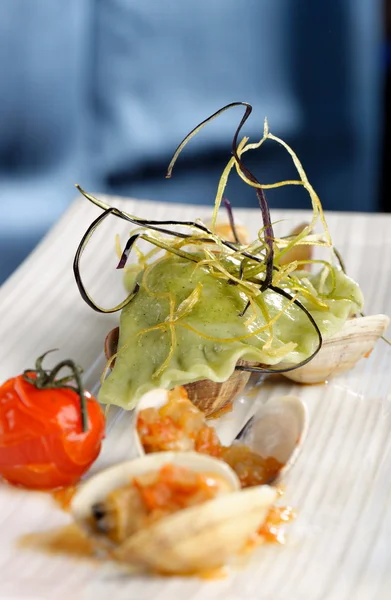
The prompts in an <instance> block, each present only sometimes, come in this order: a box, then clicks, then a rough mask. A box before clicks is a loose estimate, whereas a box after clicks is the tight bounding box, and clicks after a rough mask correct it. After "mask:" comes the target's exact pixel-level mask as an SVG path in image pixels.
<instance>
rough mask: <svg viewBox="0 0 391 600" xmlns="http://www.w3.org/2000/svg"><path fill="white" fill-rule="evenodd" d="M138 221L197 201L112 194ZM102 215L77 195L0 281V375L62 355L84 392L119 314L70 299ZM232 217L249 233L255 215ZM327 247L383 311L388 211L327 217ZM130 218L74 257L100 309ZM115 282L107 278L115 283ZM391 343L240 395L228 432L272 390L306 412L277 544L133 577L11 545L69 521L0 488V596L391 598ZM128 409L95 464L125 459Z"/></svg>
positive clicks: (181, 210)
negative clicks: (241, 557) (195, 571)
mask: <svg viewBox="0 0 391 600" xmlns="http://www.w3.org/2000/svg"><path fill="white" fill-rule="evenodd" d="M113 202H115V204H116V205H118V206H120V207H125V206H126V209H127V211H128V212H133V213H135V214H137V215H138V216H147V217H148V216H149V217H152V216H153V218H155V219H159V218H162V217H163V216H164V217H165V218H170V217H173V218H177V219H194V217H201V218H204V219H206V218H208V217H209V216H210V214H211V211H210V210H209V209H207V208H203V207H192V206H183V205H178V204H175V205H165V204H159V203H152V202H142V201H135V200H128V201H126V202H125V201H119V200H118V199H111V203H113ZM99 212H100V211H99V210H98V209H97V208H95V207H92V206H91V205H89V204H88V202H87V201H85V200H83V199H81V198H79V199H78V200H77V201H75V202H74V203H73V204H72V206H71V207H70V208H69V210H68V211H67V213H66V214H65V215H64V216H63V218H62V219H61V221H60V222H59V223H58V224H57V225H56V226H55V227H54V228H53V230H52V231H51V232H50V233H49V235H48V236H47V237H46V238H45V240H44V241H43V242H42V243H41V244H40V246H39V247H38V248H37V249H36V250H35V252H34V253H33V254H32V255H31V256H30V257H29V259H28V260H27V261H26V262H25V263H24V264H23V265H22V266H21V267H20V268H19V270H18V271H17V272H16V273H15V274H14V275H13V276H12V277H11V279H9V280H8V281H7V282H6V283H5V284H4V285H3V287H2V288H1V289H0V314H1V321H0V340H1V342H0V381H3V380H5V379H6V378H8V377H11V376H12V375H15V374H17V373H19V372H20V371H22V370H24V369H25V368H26V367H29V366H33V363H34V359H35V357H37V356H38V355H39V354H41V353H43V352H45V351H46V350H48V349H50V348H59V352H57V353H53V355H52V356H51V357H50V361H49V362H54V361H58V360H59V359H60V358H65V357H72V358H74V359H75V360H76V361H78V362H79V363H80V364H81V365H82V366H83V367H84V369H85V380H86V384H87V386H88V387H90V388H93V387H94V386H96V385H97V383H98V381H99V375H100V372H101V370H102V365H103V364H104V360H103V356H102V352H101V348H102V344H103V340H104V337H105V334H106V333H107V331H108V330H109V329H110V328H111V327H113V326H115V325H116V324H117V319H118V315H100V314H98V313H95V312H94V311H92V310H91V309H90V308H88V306H87V305H85V304H84V302H83V301H82V300H81V298H80V296H79V293H78V291H77V288H76V285H75V282H74V279H73V274H72V260H73V256H74V252H75V250H76V247H77V244H78V242H79V240H80V238H81V236H82V234H83V232H84V231H85V229H86V228H87V226H88V225H89V223H90V222H91V221H92V220H93V219H94V218H95V217H96V216H97V215H98V214H99ZM236 214H237V215H238V217H239V218H240V220H241V221H242V222H244V223H245V224H247V225H248V226H249V228H250V229H251V231H252V233H255V232H256V230H257V228H258V226H259V225H260V214H259V212H258V211H256V210H238V211H236ZM272 216H273V220H275V221H278V220H280V219H287V222H285V223H282V224H279V225H278V226H277V227H278V228H280V231H279V233H280V232H281V233H283V232H286V231H287V230H288V229H290V228H291V227H292V226H293V225H297V224H298V223H299V222H302V221H303V220H305V219H307V220H308V214H306V213H305V212H299V211H290V212H289V211H283V212H282V211H273V213H272ZM328 222H329V226H330V230H331V233H332V235H333V238H334V242H335V244H336V245H337V247H338V248H339V249H340V251H341V253H342V254H343V256H344V257H345V262H346V264H347V267H348V270H349V272H350V273H351V275H352V276H353V277H354V278H356V279H357V280H358V281H359V282H360V284H361V286H362V288H363V291H364V293H365V297H366V311H367V313H368V314H369V313H377V312H387V310H388V312H391V311H390V309H391V302H390V301H389V297H390V295H391V281H390V272H391V269H390V267H391V238H390V236H389V231H390V227H391V216H386V215H377V216H376V215H348V214H341V213H339V214H337V213H334V214H330V215H329V216H328ZM128 229H129V227H128V224H125V223H123V222H120V221H116V222H113V220H112V221H111V222H110V223H109V224H107V226H104V227H103V229H102V231H101V233H99V234H98V237H97V243H95V242H94V243H93V244H92V246H91V249H92V251H91V252H88V254H87V256H86V259H85V261H83V272H84V273H85V274H86V281H87V283H88V285H89V288H90V289H92V290H93V292H94V294H95V297H96V298H97V299H98V300H99V301H100V302H101V303H102V304H105V305H106V306H109V305H111V303H112V302H115V301H116V300H119V299H120V296H119V294H120V293H121V284H120V278H121V274H120V273H118V272H115V270H114V267H115V264H116V255H115V252H114V238H113V231H114V232H117V231H118V232H119V233H120V234H121V238H122V240H123V241H124V240H125V239H126V235H127V233H128ZM113 278H115V281H114V279H113ZM390 359H391V351H390V348H389V347H388V346H386V345H385V344H384V343H382V342H380V343H379V344H378V345H377V347H376V349H375V351H374V352H373V353H372V355H371V356H370V358H369V359H367V360H363V361H361V363H359V365H358V366H357V368H356V369H355V370H353V371H351V372H350V373H348V374H346V375H344V376H341V377H339V378H338V379H336V380H334V382H331V383H329V384H327V385H322V386H306V387H300V386H296V385H292V384H291V383H290V382H287V381H285V382H284V380H283V379H282V378H281V379H278V380H276V381H274V382H273V384H272V383H267V384H265V386H264V387H263V388H262V390H261V392H260V393H259V394H258V395H257V397H256V398H254V397H253V395H251V397H247V398H243V399H241V400H240V401H238V402H237V406H236V408H235V412H234V413H233V414H231V415H227V416H226V417H225V418H224V420H223V421H222V422H221V424H220V425H219V427H220V428H221V430H223V429H224V431H225V435H230V430H231V428H234V429H236V428H238V427H239V428H240V424H241V423H242V422H243V421H245V420H246V419H247V418H248V415H249V414H251V412H252V411H253V410H254V405H253V404H254V402H256V403H259V402H263V401H265V400H267V398H268V397H271V396H274V395H277V394H281V393H295V394H299V395H300V396H301V397H302V398H303V400H304V401H305V402H306V403H307V405H308V408H309V411H310V418H311V422H310V429H309V433H308V438H307V441H306V443H305V445H304V449H303V452H302V455H301V456H300V458H299V461H298V463H297V464H296V465H295V467H294V469H293V470H292V471H291V473H290V474H289V477H288V478H287V479H286V495H285V498H284V501H285V502H287V503H289V504H291V505H292V506H293V507H295V509H296V511H297V515H298V516H297V520H296V522H295V523H294V524H293V525H292V526H290V528H289V531H288V542H287V545H286V546H284V547H281V546H265V547H263V548H261V549H260V550H259V551H258V552H257V553H256V554H254V555H253V556H252V557H251V558H250V559H249V561H248V562H247V563H246V565H244V566H243V568H242V569H240V570H238V571H236V572H234V573H232V574H231V575H230V576H229V577H228V578H227V579H222V580H216V581H201V580H198V579H192V578H189V579H184V578H172V579H166V578H159V577H156V578H150V577H148V578H147V577H130V576H125V575H124V574H121V573H120V572H119V571H118V570H116V569H114V570H113V569H112V567H110V566H109V565H107V566H106V565H105V566H103V567H102V566H99V567H97V566H94V565H93V564H90V563H87V562H85V563H83V562H81V561H80V560H79V561H76V560H73V559H71V558H68V557H60V556H46V555H43V554H39V553H37V552H33V551H32V550H26V549H23V550H22V549H20V548H18V546H17V544H16V542H17V540H18V539H19V538H20V536H22V535H24V534H26V533H30V532H35V531H40V530H47V529H50V528H53V527H55V526H57V525H61V524H63V523H66V522H67V521H69V517H68V516H67V515H66V514H64V513H62V512H61V511H60V510H58V508H57V507H56V505H55V503H54V502H53V501H52V499H51V497H50V496H48V495H45V494H38V493H28V492H24V491H21V490H17V489H12V488H9V487H7V486H5V485H3V486H1V488H0V532H1V533H0V598H1V599H5V598H19V599H22V598H23V599H25V600H27V599H30V600H33V599H35V600H37V599H40V600H49V599H50V600H57V599H67V600H68V599H69V598H72V599H74V600H79V599H80V600H81V599H83V600H84V599H90V598H91V599H94V600H99V599H100V598H102V599H103V598H107V597H113V598H114V597H115V598H116V600H121V599H125V598H126V599H128V598H132V599H134V600H144V599H145V600H147V599H152V598H156V599H159V600H170V599H171V598H184V597H186V598H187V599H188V600H198V599H201V598H214V599H218V598H221V599H224V600H232V599H237V600H242V599H243V600H244V599H246V600H252V599H254V600H255V598H257V599H258V600H269V599H272V600H285V599H288V598H289V599H292V598H300V600H329V599H330V600H372V599H373V600H375V599H376V600H383V599H384V600H386V599H389V598H390V597H391V550H390V548H391V546H390V539H391V442H390V439H391V437H390V432H391V404H390V401H391V368H390V367H391V362H390ZM129 418H130V417H129V415H128V414H125V413H122V412H121V411H116V410H114V411H112V412H111V413H110V423H109V434H108V436H107V439H106V441H105V444H104V450H103V452H102V454H101V457H100V458H99V461H98V462H97V463H96V464H95V465H94V470H96V469H99V468H100V467H101V466H102V465H108V464H112V463H114V462H117V461H119V460H123V459H127V458H129V457H130V456H131V453H132V451H133V449H132V447H131V442H130V436H129V433H128V425H129Z"/></svg>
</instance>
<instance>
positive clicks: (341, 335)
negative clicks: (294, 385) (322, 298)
mask: <svg viewBox="0 0 391 600" xmlns="http://www.w3.org/2000/svg"><path fill="white" fill-rule="evenodd" d="M389 322H390V320H389V318H388V317H387V316H386V315H372V316H369V317H357V318H354V319H349V320H348V321H346V323H345V325H344V326H343V328H342V329H341V331H339V332H338V333H337V334H335V335H333V336H332V337H330V338H329V339H326V340H324V342H323V346H322V348H321V350H320V352H319V353H318V354H317V355H316V356H315V358H314V359H313V360H311V361H310V362H309V363H307V364H306V365H304V366H303V367H299V368H298V369H295V370H293V371H289V372H287V373H285V374H284V375H285V377H287V378H288V379H291V380H292V381H297V382H298V383H323V382H324V381H326V380H327V379H329V378H330V377H334V376H336V375H339V374H340V373H342V372H344V371H348V370H349V369H352V368H353V367H354V366H355V365H356V363H357V362H358V361H359V360H360V359H361V358H363V357H364V356H365V355H368V354H369V353H370V352H371V350H372V349H373V348H374V346H375V344H376V342H377V340H378V339H379V338H380V337H381V336H382V335H383V333H384V332H385V330H386V329H387V327H388V325H389Z"/></svg>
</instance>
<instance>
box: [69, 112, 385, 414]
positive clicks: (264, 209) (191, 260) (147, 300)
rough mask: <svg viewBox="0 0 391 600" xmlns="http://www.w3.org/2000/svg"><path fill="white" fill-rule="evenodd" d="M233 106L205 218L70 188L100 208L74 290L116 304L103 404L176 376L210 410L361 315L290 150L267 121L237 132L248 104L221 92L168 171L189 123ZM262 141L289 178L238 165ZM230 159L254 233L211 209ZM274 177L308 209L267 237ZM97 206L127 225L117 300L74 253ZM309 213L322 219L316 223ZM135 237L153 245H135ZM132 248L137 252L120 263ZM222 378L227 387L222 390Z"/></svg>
mask: <svg viewBox="0 0 391 600" xmlns="http://www.w3.org/2000/svg"><path fill="white" fill-rule="evenodd" d="M235 106H243V107H244V108H245V115H244V117H243V118H242V120H241V122H240V125H239V127H238V129H237V131H236V133H235V135H234V140H233V145H232V158H231V159H230V161H229V163H228V164H227V167H226V168H225V169H224V172H223V174H222V176H221V179H220V182H219V185H218V191H217V195H216V200H215V206H214V211H213V216H212V221H211V224H210V226H209V227H207V226H206V225H204V224H203V223H202V222H201V221H200V220H195V221H176V220H162V221H156V220H151V219H143V218H139V217H136V216H134V215H131V214H129V213H127V212H124V211H122V210H119V209H118V208H115V207H110V206H108V205H107V204H105V203H104V202H102V201H101V200H99V199H96V198H94V197H93V196H91V195H90V194H88V193H87V192H84V191H83V190H82V189H81V188H79V190H80V191H81V192H82V193H83V194H84V196H85V197H86V198H87V199H88V200H89V201H91V202H93V203H94V204H95V205H96V206H98V207H100V208H101V209H102V210H103V211H104V212H103V213H102V214H101V215H100V216H99V217H98V218H97V219H96V220H95V221H94V222H93V223H92V224H91V226H90V227H89V229H88V230H87V232H86V234H85V235H84V236H83V239H82V240H81V242H80V245H79V248H78V250H77V252H76V255H75V260H74V273H75V278H76V282H77V285H78V287H79V291H80V293H81V296H82V298H83V299H84V300H85V301H86V302H87V304H89V306H91V307H92V308H93V309H94V310H97V311H100V312H115V311H117V310H120V311H121V315H120V322H119V334H118V341H117V344H114V343H112V344H106V346H107V345H110V347H111V349H112V351H114V354H112V353H111V354H110V358H109V361H108V364H107V367H106V369H105V372H104V374H103V379H104V380H103V383H102V386H101V389H100V392H99V400H100V401H101V402H102V403H104V404H109V405H110V404H114V405H118V406H121V407H123V408H125V409H132V408H134V407H135V406H136V405H137V403H138V402H139V401H140V399H141V397H142V396H143V395H144V394H145V393H147V392H148V391H150V390H152V389H156V388H165V389H173V388H175V387H176V386H185V387H186V389H187V392H188V394H189V397H190V399H191V400H192V401H193V402H194V403H195V404H196V405H197V406H198V407H199V408H201V410H203V411H204V412H205V413H206V414H208V415H211V414H215V413H216V412H217V413H218V412H219V411H220V410H221V409H224V407H226V406H227V405H229V403H230V402H232V399H233V397H234V396H235V395H237V394H238V393H239V392H240V390H241V389H243V386H244V385H245V383H246V380H247V379H248V374H249V373H251V372H255V373H283V374H288V373H292V374H294V373H295V372H296V370H297V369H300V368H302V367H304V366H305V365H307V364H310V363H311V361H312V360H313V359H314V358H315V357H316V356H317V355H318V353H319V356H321V352H322V350H321V348H322V344H323V342H324V341H327V340H333V339H334V336H335V335H338V334H339V333H340V332H341V331H343V328H344V327H345V324H346V323H348V322H349V321H350V320H354V322H355V323H358V325H357V327H360V325H359V323H360V319H361V317H360V316H359V315H360V314H361V312H362V307H363V296H362V293H361V290H360V288H359V286H358V284H357V283H356V282H355V281H353V280H352V279H351V278H350V277H349V276H348V275H347V274H346V273H345V271H344V268H343V265H342V264H341V262H340V260H339V258H338V257H339V254H338V253H337V252H336V251H335V249H334V248H333V245H332V241H331V237H330V234H329V231H328V228H327V224H326V221H325V217H324V214H323V211H322V207H321V203H320V200H319V198H318V196H317V194H316V192H315V191H314V189H313V187H312V186H311V184H310V183H309V181H308V178H307V176H306V174H305V172H304V170H303V167H302V165H301V163H300V162H299V160H298V158H297V156H296V154H295V153H294V152H293V150H292V149H291V148H290V147H289V146H288V145H287V144H286V143H285V142H284V141H283V140H281V139H279V138H278V137H276V136H274V135H273V134H272V133H271V132H270V131H269V127H268V124H267V122H266V121H265V125H264V134H263V137H262V138H261V140H260V141H259V142H257V143H255V144H254V143H249V141H248V138H246V137H244V138H243V139H242V140H240V141H239V134H240V132H241V129H242V126H243V124H244V122H245V121H246V120H247V118H248V116H249V114H250V113H251V106H249V105H248V104H247V103H232V104H231V105H228V106H226V107H224V108H223V109H221V110H220V111H217V113H215V114H214V115H212V116H211V117H209V118H208V119H206V120H205V121H204V122H203V123H201V124H200V125H199V126H198V127H196V128H195V129H194V130H193V131H192V132H191V133H190V134H189V135H188V136H186V138H185V139H184V140H183V142H182V143H181V144H180V145H179V146H178V149H177V151H176V152H175V154H174V157H173V159H172V161H171V163H170V165H169V169H168V173H167V177H170V176H171V173H172V169H173V167H174V164H175V162H176V160H177V158H178V156H179V154H180V152H181V151H182V150H183V148H184V146H185V145H186V144H187V142H188V141H189V140H190V139H191V138H192V137H193V135H194V134H195V133H197V132H198V131H199V130H200V129H201V128H202V127H203V126H204V125H206V124H207V123H208V122H209V121H210V120H211V119H213V118H215V117H216V116H218V115H219V114H221V113H222V112H223V111H225V110H227V109H229V108H231V107H235ZM266 141H272V142H273V143H277V144H279V145H280V146H282V147H283V148H284V149H285V150H286V151H287V152H288V153H289V154H290V156H291V157H292V160H293V164H294V166H295V168H296V170H297V173H298V178H297V179H295V180H289V181H281V182H277V183H273V184H263V183H260V182H259V181H258V180H257V179H256V177H255V176H254V175H253V174H252V173H251V172H250V171H249V170H248V169H247V167H246V165H245V153H246V152H248V151H251V150H255V149H257V148H259V147H260V146H261V145H263V144H264V143H265V142H266ZM233 169H234V170H236V172H237V174H238V175H239V176H240V177H241V178H242V179H243V180H244V181H245V182H246V183H247V184H248V185H250V186H252V187H253V188H254V193H255V194H256V195H257V198H258V201H259V204H260V208H261V213H260V223H259V228H258V229H259V231H258V234H257V236H256V238H255V239H254V240H253V241H249V240H248V239H245V236H244V234H243V230H242V231H241V232H239V230H236V226H235V222H234V218H233V213H232V210H231V207H230V205H229V203H228V202H226V207H227V209H228V217H229V224H230V229H231V233H230V234H229V235H228V234H227V231H226V228H224V227H223V228H222V227H221V225H219V223H218V220H217V219H218V213H219V208H220V205H221V203H222V202H223V194H224V189H225V186H226V183H227V179H228V176H229V174H230V172H231V170H233ZM284 185H296V186H301V187H302V188H303V189H304V190H305V191H306V192H307V193H308V194H309V197H310V199H311V203H312V209H313V218H312V220H311V222H310V223H309V224H307V225H304V226H302V225H301V226H299V227H298V228H297V229H296V231H295V233H293V234H291V235H289V236H287V237H277V236H275V234H274V229H273V225H272V221H271V217H270V213H269V206H268V203H267V201H266V197H265V190H266V189H271V188H277V187H281V186H284ZM108 215H114V216H117V217H118V218H121V219H123V220H125V221H128V222H129V223H131V224H133V225H135V229H133V230H132V231H131V232H130V237H129V239H128V241H127V243H126V245H125V247H124V250H123V252H122V255H121V258H120V261H119V264H118V268H124V269H125V277H124V281H125V287H126V288H127V290H128V292H129V295H128V297H127V298H126V299H125V300H124V301H123V302H122V303H120V304H119V305H118V306H115V307H113V308H110V309H105V308H102V307H100V306H98V305H97V304H96V303H95V301H94V300H93V299H92V298H91V296H90V295H89V294H88V292H87V290H86V289H85V287H84V284H83V280H82V277H81V273H80V259H81V256H82V254H83V252H84V249H85V247H86V245H87V243H88V241H89V239H90V238H91V235H92V234H93V233H94V231H95V230H96V228H97V227H98V226H99V225H100V224H101V223H102V221H103V220H104V219H105V218H106V217H107V216H108ZM318 222H319V223H320V225H321V228H322V231H316V226H317V224H318ZM239 233H240V235H239ZM232 240H234V241H232ZM145 243H147V244H149V245H150V247H151V246H152V249H150V248H149V249H148V248H147V249H145V248H144V246H143V244H145ZM315 246H317V247H319V248H320V249H323V250H325V251H326V252H327V255H326V257H325V258H316V259H315V258H313V257H312V254H311V249H312V248H314V247H315ZM308 249H309V250H308ZM133 250H134V251H135V252H136V253H137V256H138V262H137V263H133V264H131V265H128V266H127V262H128V259H129V257H130V255H131V253H132V251H133ZM310 266H311V267H312V269H311V271H308V268H309V267H310ZM385 326H386V318H384V317H383V328H385ZM352 327H353V328H354V327H356V325H352ZM381 333H382V327H378V328H377V329H376V334H374V335H372V338H371V344H374V343H375V341H376V339H377V337H379V336H380V335H381ZM115 337H116V334H113V338H115ZM111 341H113V340H111ZM365 348H366V350H364V351H363V352H355V354H354V357H353V358H354V360H352V361H347V362H346V363H345V367H344V368H350V367H351V366H352V364H353V363H355V362H356V361H357V360H358V359H359V358H360V357H361V356H363V355H364V354H365V353H366V352H367V349H368V348H367V345H366V346H365ZM319 360H322V359H321V358H319ZM308 368H310V367H308ZM328 373H329V372H328ZM107 374H108V376H107V377H106V375H107ZM243 374H245V375H244V376H243ZM329 374H330V373H329ZM231 384H232V385H231ZM222 386H226V387H227V389H225V390H223V392H222Z"/></svg>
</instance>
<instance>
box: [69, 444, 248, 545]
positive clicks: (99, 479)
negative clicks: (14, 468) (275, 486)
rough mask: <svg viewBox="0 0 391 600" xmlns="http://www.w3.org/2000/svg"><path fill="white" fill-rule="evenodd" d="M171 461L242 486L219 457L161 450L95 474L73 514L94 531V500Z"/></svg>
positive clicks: (82, 488) (235, 487)
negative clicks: (91, 523)
mask: <svg viewBox="0 0 391 600" xmlns="http://www.w3.org/2000/svg"><path fill="white" fill-rule="evenodd" d="M168 463H170V464H174V465H178V466H181V467H187V468H189V469H191V470H193V471H197V472H203V473H210V474H215V475H218V476H219V477H221V478H222V479H224V481H226V483H227V491H235V490H239V489H240V482H239V479H238V478H237V476H236V474H235V473H234V471H232V469H231V468H230V467H229V466H228V465H226V464H225V463H223V462H222V461H220V460H217V459H216V458H212V457H211V456H206V455H204V454H198V453H197V452H159V453H157V454H148V455H145V456H142V457H140V458H136V459H135V460H130V461H126V462H123V463H119V464H118V465H115V466H114V467H110V468H108V469H105V470H104V471H101V472H100V473H98V474H97V475H95V476H93V477H91V479H89V480H88V481H86V483H84V484H83V485H81V486H80V487H79V489H78V491H77V492H76V494H75V496H74V497H73V499H72V502H71V513H72V516H73V518H74V519H75V521H76V522H77V523H78V524H79V525H80V526H81V527H82V528H84V529H86V530H88V531H90V526H89V519H90V516H91V507H92V506H93V504H95V503H97V502H101V501H103V500H104V499H105V498H106V497H107V495H108V494H109V493H110V492H111V491H113V490H115V489H117V488H119V487H121V486H122V485H125V484H126V483H127V482H129V481H130V480H131V479H132V477H137V476H138V475H142V474H144V473H148V472H150V471H157V470H158V469H160V468H161V467H162V466H163V465H165V464H168ZM90 533H91V531H90Z"/></svg>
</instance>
